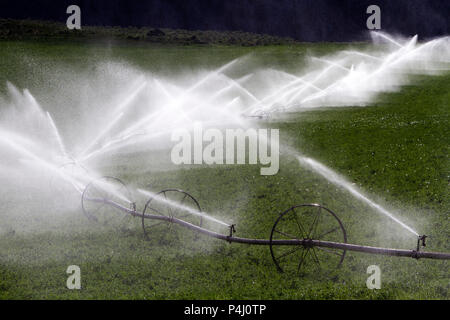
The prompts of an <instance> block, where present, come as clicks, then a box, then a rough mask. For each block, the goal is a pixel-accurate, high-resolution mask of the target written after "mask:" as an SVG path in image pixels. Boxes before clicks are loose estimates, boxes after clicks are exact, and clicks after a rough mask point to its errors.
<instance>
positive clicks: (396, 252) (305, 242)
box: [89, 199, 450, 260]
mask: <svg viewBox="0 0 450 320" xmlns="http://www.w3.org/2000/svg"><path fill="white" fill-rule="evenodd" d="M89 200H90V201H94V202H103V203H106V204H109V205H111V206H113V207H115V208H117V209H120V210H122V211H124V212H125V213H128V214H131V215H133V216H135V217H140V218H145V219H152V220H160V221H166V222H169V223H176V224H178V225H181V226H183V227H186V228H188V229H190V230H193V231H195V232H198V233H201V234H204V235H207V236H209V237H212V238H216V239H219V240H225V241H227V242H230V243H232V242H234V243H243V244H251V245H271V244H272V245H287V246H304V247H311V246H316V247H324V248H332V249H341V250H348V251H355V252H362V253H369V254H378V255H385V256H394V257H409V258H415V259H421V258H425V259H439V260H450V253H442V252H427V251H418V250H406V249H391V248H380V247H371V246H362V245H356V244H350V243H341V242H331V241H321V240H312V239H287V240H272V241H270V240H267V239H250V238H240V237H234V236H231V235H224V234H221V233H218V232H214V231H210V230H207V229H204V228H202V227H199V226H196V225H194V224H192V223H189V222H186V221H183V220H180V219H178V218H175V217H167V216H162V215H154V214H145V215H144V214H142V213H138V212H136V211H135V210H131V209H129V208H126V207H123V206H121V205H120V204H117V203H115V202H113V201H109V200H107V199H89Z"/></svg>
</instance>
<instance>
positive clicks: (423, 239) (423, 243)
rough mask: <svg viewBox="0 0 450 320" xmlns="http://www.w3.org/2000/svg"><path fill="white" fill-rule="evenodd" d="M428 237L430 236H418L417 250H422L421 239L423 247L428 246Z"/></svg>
mask: <svg viewBox="0 0 450 320" xmlns="http://www.w3.org/2000/svg"><path fill="white" fill-rule="evenodd" d="M427 238H428V236H427V235H423V236H419V237H418V238H417V252H419V251H420V241H422V247H426V246H427V245H426V243H425V240H426V239H427Z"/></svg>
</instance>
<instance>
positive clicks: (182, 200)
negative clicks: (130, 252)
mask: <svg viewBox="0 0 450 320" xmlns="http://www.w3.org/2000/svg"><path fill="white" fill-rule="evenodd" d="M201 211H202V210H201V207H200V204H199V203H198V201H197V200H196V199H195V198H194V197H193V196H192V195H191V194H189V193H187V192H185V191H183V190H179V189H165V190H162V191H160V192H158V193H157V194H155V196H153V197H151V198H150V199H149V200H148V201H147V203H146V204H145V207H144V210H143V215H142V228H143V230H144V235H145V237H146V239H150V238H151V235H152V234H157V233H161V232H163V234H162V236H164V237H165V238H166V240H167V239H168V238H169V237H175V238H176V239H177V240H181V238H183V240H188V239H191V238H193V239H197V236H198V234H197V233H195V232H185V231H184V230H183V231H184V232H183V234H184V235H181V233H179V232H176V231H175V230H174V228H172V225H173V223H171V222H167V221H158V220H153V219H146V218H145V215H146V214H154V215H160V216H165V217H169V218H177V219H180V220H183V221H185V222H189V223H191V224H193V225H196V226H199V227H201V226H202V225H203V219H202V217H201V216H199V215H196V214H195V213H194V212H198V213H201ZM158 230H160V231H158ZM167 231H170V232H167ZM169 233H170V235H169ZM187 234H189V235H193V237H192V236H187ZM159 236H161V235H159ZM161 239H162V238H161Z"/></svg>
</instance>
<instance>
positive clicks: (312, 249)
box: [310, 247, 320, 270]
mask: <svg viewBox="0 0 450 320" xmlns="http://www.w3.org/2000/svg"><path fill="white" fill-rule="evenodd" d="M310 251H311V252H312V254H311V256H312V257H313V260H314V262H315V263H316V264H317V267H318V269H319V270H320V261H319V258H318V257H317V254H316V250H315V249H314V247H313V248H311V250H310Z"/></svg>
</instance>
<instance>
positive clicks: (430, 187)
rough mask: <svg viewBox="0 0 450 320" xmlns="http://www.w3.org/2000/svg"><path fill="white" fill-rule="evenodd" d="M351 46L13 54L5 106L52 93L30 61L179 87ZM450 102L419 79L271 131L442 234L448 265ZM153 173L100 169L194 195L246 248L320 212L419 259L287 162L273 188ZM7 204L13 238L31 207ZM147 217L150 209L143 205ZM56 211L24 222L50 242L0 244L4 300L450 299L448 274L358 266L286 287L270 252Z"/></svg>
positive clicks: (399, 262) (233, 172) (138, 161)
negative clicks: (97, 68)
mask: <svg viewBox="0 0 450 320" xmlns="http://www.w3.org/2000/svg"><path fill="white" fill-rule="evenodd" d="M350 46H354V47H358V46H359V47H361V46H365V44H353V45H351V44H297V45H292V46H264V47H252V48H248V47H232V46H169V45H167V46H163V45H158V44H148V43H144V44H142V43H132V42H126V41H122V42H114V43H109V44H108V45H105V43H103V42H102V43H93V42H90V43H84V42H79V43H77V42H75V43H69V42H58V41H52V42H44V41H27V42H20V41H3V42H0V92H1V93H2V94H3V93H4V92H5V85H4V84H5V82H6V81H7V80H8V81H11V82H12V83H14V84H15V85H16V86H17V87H19V88H29V89H30V91H31V92H33V89H34V88H39V87H40V86H41V85H43V84H45V83H46V81H47V80H48V79H45V78H43V77H42V76H41V75H34V74H30V73H29V69H28V68H27V67H26V66H24V61H28V62H30V61H32V63H34V64H38V65H39V66H40V68H42V69H43V70H46V69H48V70H51V68H52V65H54V64H63V65H67V66H70V69H71V70H72V72H74V74H76V72H77V71H83V70H85V69H86V68H89V67H90V66H92V65H94V64H95V63H96V62H99V61H102V60H104V59H111V60H119V61H126V62H127V63H129V64H131V65H133V66H135V67H137V68H140V69H142V70H146V71H154V72H162V71H164V72H167V73H177V72H181V71H183V70H194V69H196V68H199V67H202V68H207V69H212V68H215V67H218V66H220V65H221V64H223V63H226V62H228V61H230V60H231V59H234V58H236V57H239V56H242V55H245V54H248V53H252V54H253V55H254V57H255V59H254V60H253V61H256V62H255V63H257V64H259V65H261V66H271V67H276V68H280V69H284V70H291V69H292V68H295V69H300V68H301V63H302V59H303V57H304V56H305V55H306V54H307V53H308V52H313V53H315V54H318V55H320V54H325V53H329V52H332V51H335V50H340V49H343V48H348V47H350ZM24 57H26V58H27V59H24ZM449 89H450V75H449V74H446V75H442V76H435V77H416V78H415V79H414V81H413V83H412V84H411V85H409V86H405V87H403V88H402V90H401V91H400V92H397V93H389V94H383V95H382V96H380V97H379V99H378V102H377V103H376V104H374V105H372V106H369V107H364V108H361V107H352V106H348V107H343V108H335V109H333V108H328V109H321V110H316V111H307V112H302V113H297V114H291V115H290V118H289V119H288V120H286V121H281V120H272V121H267V123H265V124H264V125H266V126H269V127H272V128H279V129H280V132H281V137H280V138H281V141H284V142H285V143H286V144H288V145H289V146H291V147H292V148H295V149H296V150H299V151H301V153H302V154H304V155H307V156H310V157H313V158H315V159H318V160H319V161H321V162H322V163H324V164H326V165H327V166H329V167H330V168H332V169H333V170H335V171H337V172H339V173H340V174H342V175H344V176H345V177H347V178H348V180H350V181H351V182H354V183H355V184H356V185H357V186H359V187H360V188H361V189H362V190H363V191H364V192H366V194H367V195H368V196H369V197H370V198H371V199H373V200H375V201H377V202H379V203H380V204H383V205H385V206H386V207H387V208H390V209H392V210H393V212H396V213H398V216H399V217H401V218H402V219H403V220H404V221H407V222H408V223H410V224H411V225H412V226H413V227H415V228H416V229H417V230H418V231H419V233H420V234H430V235H431V236H432V238H430V240H429V244H428V246H427V248H426V249H427V250H430V251H442V252H450V244H449V241H448V239H449V235H450V234H449V231H450V219H449V212H450V206H449V204H450V201H449V200H450V199H449V194H450V193H449V181H450V180H449V172H450V160H449V145H450V132H449V127H450V123H449V112H448V110H449V105H448V102H449V101H450V90H449ZM44 108H45V105H44ZM146 159H147V158H146V157H145V156H143V155H135V156H134V157H133V159H120V157H119V156H117V159H115V160H117V161H111V162H108V165H104V166H103V167H102V166H100V167H99V168H100V169H101V171H102V173H104V174H108V175H109V174H111V175H115V176H118V177H119V178H121V179H123V180H125V181H127V182H131V183H132V184H133V185H135V186H139V187H143V186H146V185H148V184H151V188H152V190H154V191H158V190H160V189H164V188H180V189H184V190H187V191H189V193H191V194H192V195H193V196H195V197H196V198H197V199H198V200H199V202H200V204H201V206H202V209H203V210H204V211H206V212H211V213H216V214H218V215H220V216H221V217H226V219H228V220H232V221H234V222H236V223H237V235H238V236H243V237H255V238H268V237H269V236H270V231H271V228H272V225H273V223H274V221H275V220H276V218H277V217H278V215H279V214H280V213H281V212H282V211H284V210H286V209H288V208H289V207H291V206H292V205H295V204H302V203H310V202H315V203H321V204H323V205H324V206H326V207H328V208H330V209H332V210H333V211H334V212H336V213H337V214H338V216H339V217H340V219H341V220H342V222H343V224H344V226H345V228H346V230H347V234H348V241H349V242H350V243H355V244H364V245H378V246H383V247H394V248H396V247H397V248H406V249H413V248H414V245H415V241H416V239H415V237H414V236H411V235H408V234H405V233H404V231H402V229H400V228H399V227H398V226H397V225H394V224H393V223H392V222H391V221H390V220H388V219H387V218H386V217H384V216H382V215H380V214H378V213H377V212H375V211H374V210H373V209H371V208H370V207H368V206H367V205H364V204H363V203H361V202H360V201H358V200H356V199H354V198H352V196H351V195H349V194H348V193H347V192H346V191H345V190H340V189H338V188H337V187H336V186H334V185H332V184H330V183H328V182H327V181H326V180H325V179H323V178H322V177H320V176H318V175H317V174H314V173H313V172H311V171H309V170H306V169H304V168H303V167H301V166H300V165H299V164H298V162H297V161H296V159H294V158H292V157H291V156H289V155H288V154H283V155H282V156H281V159H280V160H281V163H280V171H279V173H278V174H277V175H274V176H261V175H260V174H259V167H258V166H248V165H231V166H213V167H199V166H193V167H192V168H183V169H181V170H176V171H163V172H161V171H159V170H156V169H154V168H152V165H151V162H148V160H146ZM146 161H147V162H146ZM36 194H38V192H36ZM57 196H58V197H63V196H64V195H61V194H58V195H57ZM31 197H32V195H31ZM0 200H1V201H2V205H1V206H0V208H2V209H1V212H0V224H1V225H3V230H6V229H7V226H8V225H10V224H11V225H12V223H11V222H10V221H11V220H10V219H13V220H14V219H24V218H23V217H20V218H19V217H16V215H15V212H14V211H15V210H19V211H20V206H19V204H17V203H14V202H13V200H11V199H9V198H5V199H0ZM138 205H139V206H140V207H141V208H142V202H141V203H138ZM37 210H39V207H37ZM53 210H54V211H53V212H49V213H48V216H47V218H37V217H36V218H33V216H32V215H31V214H29V213H28V220H25V219H24V220H22V224H23V225H26V224H27V223H30V224H36V225H39V224H42V225H46V228H45V231H43V232H38V231H36V230H34V231H32V232H20V231H19V230H17V232H11V230H9V231H8V232H2V233H0V299H449V298H450V293H449V290H450V269H449V265H448V262H447V261H433V260H419V261H417V260H414V259H410V258H395V257H382V256H372V255H366V254H362V253H353V252H348V253H347V256H346V259H345V260H344V263H343V266H342V268H340V269H338V270H332V269H327V268H323V270H322V271H321V272H315V269H314V266H313V265H311V266H307V268H306V271H305V274H303V275H300V276H298V275H296V274H291V273H283V274H281V273H279V272H277V270H276V268H275V266H274V264H273V262H272V259H271V256H270V252H269V248H268V247H258V246H246V245H241V244H228V243H226V242H223V241H219V240H213V239H209V238H207V237H204V236H200V238H199V239H197V240H196V241H194V240H192V239H189V235H186V233H189V232H190V231H185V230H179V228H178V227H177V226H173V227H172V230H171V232H167V230H160V231H159V232H155V234H154V236H152V238H151V239H150V240H145V239H144V237H143V235H142V231H141V229H140V228H139V226H136V228H135V229H131V230H128V231H127V232H117V230H115V229H111V228H102V227H100V226H98V225H95V224H92V223H90V222H89V221H87V219H86V217H85V216H84V215H83V213H82V211H81V208H77V209H74V210H73V212H71V213H70V214H65V215H64V216H63V217H61V216H60V215H58V208H57V207H55V209H53ZM23 216H27V215H26V214H24V215H23ZM48 217H57V218H56V220H55V221H54V220H52V219H50V218H48ZM139 222H140V221H138V223H137V224H139ZM225 232H226V231H225ZM176 235H178V237H179V238H181V239H178V240H177V239H176V237H175V236H176ZM185 237H186V239H187V240H186V241H183V240H182V239H185ZM73 264H75V265H78V266H80V268H81V274H82V289H81V290H68V289H67V288H66V279H67V277H68V275H67V274H66V269H67V267H68V266H69V265H73ZM373 264H375V265H379V266H380V268H381V271H382V288H381V289H380V290H369V289H367V287H366V279H367V277H368V276H369V275H368V274H366V269H367V267H368V266H369V265H373ZM325 265H326V263H325Z"/></svg>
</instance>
